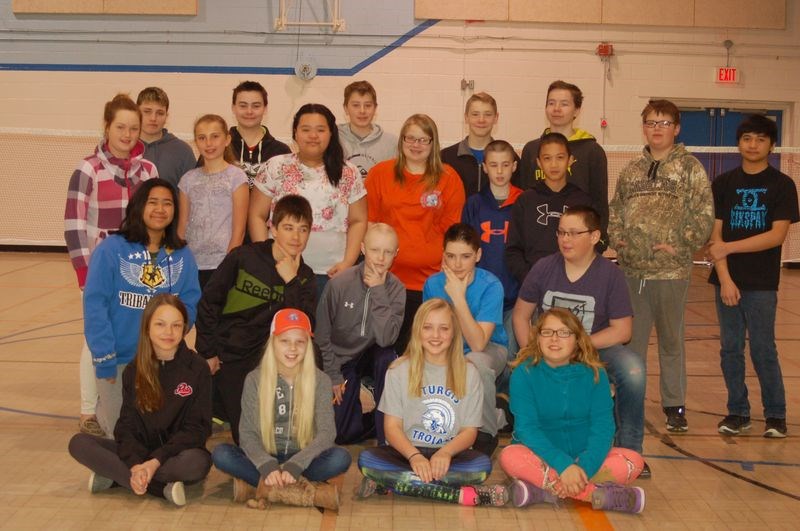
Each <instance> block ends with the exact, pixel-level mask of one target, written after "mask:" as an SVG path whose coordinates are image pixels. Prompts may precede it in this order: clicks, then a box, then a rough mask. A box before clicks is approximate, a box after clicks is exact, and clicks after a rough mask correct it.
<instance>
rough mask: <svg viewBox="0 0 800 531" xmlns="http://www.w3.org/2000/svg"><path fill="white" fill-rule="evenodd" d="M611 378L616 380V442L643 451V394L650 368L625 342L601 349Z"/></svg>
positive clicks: (601, 356)
mask: <svg viewBox="0 0 800 531" xmlns="http://www.w3.org/2000/svg"><path fill="white" fill-rule="evenodd" d="M598 352H599V353H600V359H601V360H602V361H603V363H605V364H606V371H607V372H608V379H609V380H610V381H611V383H612V384H614V387H615V389H616V394H615V398H614V417H615V420H616V422H617V435H616V437H615V440H614V446H619V447H622V448H628V449H630V450H633V451H635V452H638V453H642V441H643V440H644V394H645V390H646V387H647V370H646V368H645V363H644V359H642V357H641V356H640V355H638V354H637V353H635V352H634V351H632V350H631V349H629V348H628V347H626V346H625V345H613V346H611V347H607V348H603V349H599V351H598Z"/></svg>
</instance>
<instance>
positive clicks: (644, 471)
mask: <svg viewBox="0 0 800 531" xmlns="http://www.w3.org/2000/svg"><path fill="white" fill-rule="evenodd" d="M652 476H653V473H652V472H650V465H648V464H647V461H645V462H644V466H643V467H642V471H641V473H639V479H650V478H651V477H652Z"/></svg>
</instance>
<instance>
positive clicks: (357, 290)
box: [314, 262, 406, 384]
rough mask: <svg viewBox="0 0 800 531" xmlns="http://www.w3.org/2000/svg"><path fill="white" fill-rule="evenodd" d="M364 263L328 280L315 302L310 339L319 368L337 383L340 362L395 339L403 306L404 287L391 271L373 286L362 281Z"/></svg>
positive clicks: (387, 344) (339, 376) (401, 319)
mask: <svg viewBox="0 0 800 531" xmlns="http://www.w3.org/2000/svg"><path fill="white" fill-rule="evenodd" d="M363 278H364V263H363V262H362V263H360V264H357V265H354V266H352V267H349V268H347V269H345V270H344V271H342V272H341V273H340V274H338V275H336V276H335V277H333V278H332V279H330V280H329V281H328V283H327V284H326V285H325V290H324V291H323V293H322V298H321V299H320V302H319V304H318V305H317V319H316V329H315V330H314V341H315V342H316V343H317V346H319V349H320V352H321V354H322V368H323V370H324V371H325V373H326V374H327V375H328V376H330V378H331V381H332V382H333V383H335V384H341V383H342V382H343V381H344V379H343V378H342V365H344V364H345V363H346V362H348V361H350V360H351V359H353V358H355V357H357V356H360V355H361V354H362V353H363V352H364V351H365V350H367V349H368V348H369V347H371V346H372V345H375V344H377V345H378V346H380V347H388V346H389V345H391V344H393V343H394V342H395V341H396V340H397V336H398V334H399V333H400V326H401V325H402V324H403V314H404V311H405V306H406V288H405V286H404V285H403V283H402V282H400V279H399V278H397V277H396V276H395V275H394V274H392V273H388V274H387V275H386V282H385V283H383V284H382V285H380V286H375V287H373V288H370V287H367V285H366V284H364V280H363Z"/></svg>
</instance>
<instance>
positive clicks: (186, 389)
mask: <svg viewBox="0 0 800 531" xmlns="http://www.w3.org/2000/svg"><path fill="white" fill-rule="evenodd" d="M175 394H176V395H178V396H182V397H184V398H186V397H187V396H189V395H191V394H192V386H191V385H189V384H187V383H186V382H181V383H179V384H178V387H176V388H175Z"/></svg>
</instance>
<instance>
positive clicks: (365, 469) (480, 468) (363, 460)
mask: <svg viewBox="0 0 800 531" xmlns="http://www.w3.org/2000/svg"><path fill="white" fill-rule="evenodd" d="M417 450H419V452H420V453H422V455H424V456H425V457H426V458H428V459H430V457H431V456H432V455H433V454H434V453H435V452H436V450H438V448H422V447H417ZM358 468H359V469H360V470H361V473H362V474H363V475H364V477H367V478H369V479H372V480H374V481H375V482H376V483H377V484H378V485H380V486H381V487H383V488H386V489H389V490H391V491H393V492H396V493H397V494H402V495H404V496H415V497H421V498H430V499H435V500H441V501H445V502H450V503H458V499H459V493H460V491H461V486H463V485H473V484H479V483H483V482H484V481H485V480H486V478H487V477H489V474H491V472H492V462H491V461H490V460H489V458H488V457H486V456H485V455H484V454H482V453H481V452H477V451H475V450H464V451H463V452H460V453H458V454H456V455H454V456H453V458H452V460H451V461H450V469H449V470H448V471H447V474H446V475H445V476H444V477H443V478H442V479H441V480H440V481H436V482H432V483H423V482H422V481H421V480H420V478H419V476H417V475H416V474H415V473H414V472H413V471H412V470H411V465H409V464H408V461H407V460H406V459H405V457H403V456H402V455H401V454H400V452H398V451H397V450H395V449H394V448H392V447H391V446H378V447H375V448H367V449H365V450H363V451H362V452H361V454H360V455H359V456H358Z"/></svg>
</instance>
